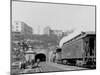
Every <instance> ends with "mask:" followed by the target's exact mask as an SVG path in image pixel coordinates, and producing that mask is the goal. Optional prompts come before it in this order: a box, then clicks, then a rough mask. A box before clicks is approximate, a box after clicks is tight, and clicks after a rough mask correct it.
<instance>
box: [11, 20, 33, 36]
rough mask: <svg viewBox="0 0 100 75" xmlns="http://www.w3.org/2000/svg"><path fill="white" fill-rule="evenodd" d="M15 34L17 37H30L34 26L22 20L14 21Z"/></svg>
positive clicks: (13, 29)
mask: <svg viewBox="0 0 100 75" xmlns="http://www.w3.org/2000/svg"><path fill="white" fill-rule="evenodd" d="M12 33H13V36H17V37H21V36H22V37H24V38H26V37H30V36H31V35H32V33H33V29H32V27H30V26H28V25H27V24H26V23H24V22H21V21H14V22H13V24H12Z"/></svg>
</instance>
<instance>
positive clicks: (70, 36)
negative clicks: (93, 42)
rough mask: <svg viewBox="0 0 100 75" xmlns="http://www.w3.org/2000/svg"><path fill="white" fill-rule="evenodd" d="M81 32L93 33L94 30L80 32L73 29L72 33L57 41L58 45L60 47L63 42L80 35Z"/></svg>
mask: <svg viewBox="0 0 100 75" xmlns="http://www.w3.org/2000/svg"><path fill="white" fill-rule="evenodd" d="M82 33H85V34H86V35H94V34H95V32H93V31H87V32H82V31H75V32H74V33H72V34H70V35H68V36H65V37H63V38H62V39H61V41H60V43H59V47H60V48H61V47H62V46H63V44H64V43H66V42H67V41H69V40H71V39H73V38H74V37H76V36H78V35H81V34H82Z"/></svg>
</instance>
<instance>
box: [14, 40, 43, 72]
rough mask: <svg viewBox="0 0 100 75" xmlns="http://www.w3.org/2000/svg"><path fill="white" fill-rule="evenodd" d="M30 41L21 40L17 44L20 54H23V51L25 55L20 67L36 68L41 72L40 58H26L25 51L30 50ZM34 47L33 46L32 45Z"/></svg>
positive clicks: (17, 50) (36, 70)
mask: <svg viewBox="0 0 100 75" xmlns="http://www.w3.org/2000/svg"><path fill="white" fill-rule="evenodd" d="M29 43H30V42H27V41H19V42H18V43H17V44H16V45H17V48H15V49H16V50H15V51H16V52H19V54H18V53H17V54H18V55H21V53H23V54H24V57H23V58H22V60H20V65H19V68H20V69H34V70H35V72H41V71H42V69H41V66H40V59H37V60H36V61H35V60H34V59H33V60H26V59H25V52H26V51H28V50H29V49H30V46H31V45H30V44H29ZM31 48H32V46H31Z"/></svg>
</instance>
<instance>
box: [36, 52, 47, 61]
mask: <svg viewBox="0 0 100 75" xmlns="http://www.w3.org/2000/svg"><path fill="white" fill-rule="evenodd" d="M37 59H40V61H46V55H45V54H43V53H38V54H36V55H35V61H36V60H37Z"/></svg>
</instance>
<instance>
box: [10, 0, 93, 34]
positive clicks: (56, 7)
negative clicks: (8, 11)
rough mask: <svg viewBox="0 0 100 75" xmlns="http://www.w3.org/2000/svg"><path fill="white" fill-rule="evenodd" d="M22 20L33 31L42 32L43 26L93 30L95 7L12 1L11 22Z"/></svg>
mask: <svg viewBox="0 0 100 75" xmlns="http://www.w3.org/2000/svg"><path fill="white" fill-rule="evenodd" d="M13 21H23V22H25V23H27V24H28V25H29V26H31V27H32V28H33V29H34V32H35V33H37V32H38V28H39V27H40V32H41V33H42V32H43V28H44V27H46V26H50V27H51V28H52V29H59V30H64V31H66V30H70V29H76V30H77V29H81V30H82V31H95V7H93V6H92V7H91V6H77V5H62V4H47V3H33V2H32V3H31V2H16V1H13V2H12V22H13Z"/></svg>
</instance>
